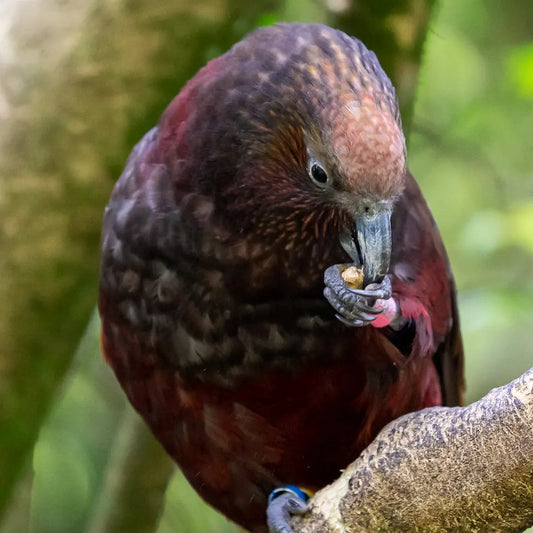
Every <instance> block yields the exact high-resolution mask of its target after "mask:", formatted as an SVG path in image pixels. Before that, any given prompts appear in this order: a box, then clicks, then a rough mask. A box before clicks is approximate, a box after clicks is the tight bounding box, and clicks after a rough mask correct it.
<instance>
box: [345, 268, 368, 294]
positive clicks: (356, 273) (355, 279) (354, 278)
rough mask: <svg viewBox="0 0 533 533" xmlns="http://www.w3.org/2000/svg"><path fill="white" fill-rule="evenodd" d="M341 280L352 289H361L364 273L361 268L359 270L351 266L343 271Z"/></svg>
mask: <svg viewBox="0 0 533 533" xmlns="http://www.w3.org/2000/svg"><path fill="white" fill-rule="evenodd" d="M341 276H342V280H343V281H344V283H346V285H348V287H351V288H352V289H362V288H363V278H364V272H363V267H361V268H359V267H356V266H351V267H348V268H347V269H345V270H344V271H343V272H342V273H341Z"/></svg>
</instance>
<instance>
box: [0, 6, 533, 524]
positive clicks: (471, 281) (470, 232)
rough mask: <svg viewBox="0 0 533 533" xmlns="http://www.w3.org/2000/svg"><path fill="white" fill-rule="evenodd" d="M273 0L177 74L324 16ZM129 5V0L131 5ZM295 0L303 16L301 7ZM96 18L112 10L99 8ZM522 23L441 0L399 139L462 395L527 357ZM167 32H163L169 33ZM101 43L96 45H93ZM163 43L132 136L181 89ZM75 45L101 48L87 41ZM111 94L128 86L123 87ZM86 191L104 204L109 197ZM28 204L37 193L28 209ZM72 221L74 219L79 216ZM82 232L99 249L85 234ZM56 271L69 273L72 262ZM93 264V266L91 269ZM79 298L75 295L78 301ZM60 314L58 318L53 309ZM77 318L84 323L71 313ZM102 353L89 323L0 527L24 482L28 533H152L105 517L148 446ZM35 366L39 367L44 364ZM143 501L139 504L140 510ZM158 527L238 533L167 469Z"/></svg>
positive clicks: (531, 227) (528, 9) (527, 99)
mask: <svg viewBox="0 0 533 533" xmlns="http://www.w3.org/2000/svg"><path fill="white" fill-rule="evenodd" d="M275 4H276V3H271V4H270V5H267V4H266V3H265V6H264V7H263V9H262V10H260V12H259V14H258V15H257V16H256V15H255V14H251V15H250V16H244V17H243V18H242V19H236V20H230V22H231V23H230V22H228V23H225V24H223V25H220V26H216V28H217V29H216V31H218V32H219V33H220V35H218V36H216V37H217V38H215V37H214V36H213V35H211V36H210V41H209V42H210V43H211V44H210V45H209V46H207V47H204V48H202V49H200V47H198V52H197V54H196V55H197V56H198V57H194V58H193V59H190V58H189V59H187V61H188V62H189V63H188V64H187V65H188V66H187V68H185V69H184V67H183V65H181V70H180V75H181V76H183V72H184V71H186V72H188V75H191V74H192V71H193V70H194V69H193V66H194V65H195V64H198V63H201V62H203V61H204V60H205V59H207V58H209V57H213V56H216V55H218V54H220V53H221V52H222V51H223V50H224V49H225V48H227V46H229V44H230V43H231V42H232V41H233V40H236V39H238V38H239V37H240V36H241V35H242V33H244V32H246V31H248V30H249V29H250V27H251V23H250V20H255V22H256V23H259V24H269V23H272V22H274V21H276V20H278V19H285V20H288V19H291V18H292V19H294V18H301V19H304V18H305V19H306V20H320V19H321V17H323V15H324V10H323V9H321V8H320V7H317V6H320V3H316V2H304V1H303V0H302V1H301V2H297V1H293V2H279V3H278V4H279V5H275ZM341 4H342V2H341ZM135 5H136V2H131V7H132V9H135ZM206 6H207V3H206ZM309 6H310V7H309ZM303 7H309V9H311V11H309V10H308V9H304V10H303V11H302V9H303ZM202 13H203V15H202V16H204V17H205V18H206V20H210V18H209V17H212V18H213V19H214V18H216V16H217V13H215V12H214V11H213V10H209V9H208V7H206V8H205V12H202ZM104 15H105V16H110V15H109V13H108V12H105V11H104V12H103V15H102V16H104ZM158 16H159V17H160V20H161V21H163V20H164V18H165V17H164V13H163V14H161V13H160V14H159V15H158ZM532 18H533V4H531V3H530V2H527V1H525V0H522V1H516V2H513V3H512V4H511V3H508V4H505V3H503V2H501V1H497V0H488V1H482V0H471V1H470V2H443V3H442V4H441V5H440V7H439V8H438V9H437V13H436V16H435V17H434V18H433V20H432V22H431V24H430V32H429V35H428V39H427V41H426V45H425V58H424V64H423V69H422V73H421V78H420V81H419V89H418V97H417V100H416V106H415V112H414V119H413V122H412V128H411V135H410V139H409V160H410V163H409V164H410V167H411V170H412V171H413V173H414V175H415V177H416V178H417V179H418V181H419V183H420V185H421V186H422V189H423V190H424V192H425V194H426V197H427V200H428V203H429V204H430V207H431V208H432V210H433V213H434V216H435V219H436V221H437V223H438V225H439V227H440V229H441V231H442V233H443V236H444V239H445V242H446V245H447V248H448V251H449V255H450V260H451V263H452V266H453V269H454V272H455V275H456V279H457V284H458V291H459V301H460V311H461V317H462V329H463V334H464V340H465V350H466V369H467V387H468V389H467V399H468V401H473V400H475V399H477V398H479V397H480V396H482V395H483V394H484V393H486V392H487V391H488V390H489V389H490V388H492V387H494V386H498V385H501V384H503V383H505V382H507V381H509V380H511V379H513V378H514V377H516V376H518V375H519V374H520V373H522V372H523V371H524V370H526V369H527V368H529V367H530V366H531V365H532V363H533V356H532V350H531V347H530V332H531V331H533V313H532V312H531V310H532V305H531V301H532V298H533V283H532V282H531V275H532V270H533V269H532V266H533V261H532V256H533V194H532V193H533V179H532V178H533V165H532V163H531V154H532V153H533V150H532V149H533V135H531V117H532V115H531V109H532V103H533V41H532V38H533V36H532V33H531V30H530V25H529V24H526V22H525V21H527V20H529V21H531V20H532ZM213 27H214V26H213V25H210V24H208V23H206V24H205V26H204V30H203V33H201V35H200V36H199V37H198V39H199V40H200V39H208V37H207V35H208V34H209V33H210V32H212V31H213ZM163 28H164V29H163V30H162V31H165V32H169V33H170V34H172V32H173V31H174V30H173V28H172V27H169V26H164V25H163ZM176 39H177V42H179V43H180V45H181V46H186V45H190V46H195V42H198V41H195V42H190V43H186V42H185V41H184V39H183V38H180V35H176ZM166 42H167V43H169V42H171V40H167V41H166ZM108 45H109V43H107V45H106V44H105V43H102V47H103V48H105V46H108ZM166 46H167V47H168V46H170V45H169V44H167V45H166ZM134 50H135V49H134ZM162 50H163V51H162V53H163V55H164V57H165V58H166V59H165V61H164V64H165V65H166V68H167V71H166V73H165V75H164V76H162V77H161V78H160V82H159V84H158V86H157V87H150V90H149V91H148V89H146V91H145V93H144V94H145V96H146V102H145V103H146V107H143V106H144V103H143V102H140V103H139V102H138V103H137V105H138V106H139V109H137V110H135V111H134V114H136V125H135V127H134V128H130V129H129V130H128V134H127V135H128V139H129V141H131V142H130V144H133V143H134V142H135V141H136V139H137V138H138V137H139V136H140V135H141V133H142V131H144V130H146V129H148V128H149V127H151V125H152V124H153V122H155V120H156V118H157V115H158V114H159V113H160V111H161V110H162V109H163V107H164V104H165V103H166V102H167V101H168V99H169V95H170V94H173V93H175V92H177V91H178V90H179V87H176V82H175V79H176V78H175V76H174V73H173V70H172V68H171V64H172V61H177V60H178V59H179V57H180V55H179V54H175V53H174V52H173V51H172V50H170V49H167V48H164V49H162ZM205 50H207V52H206V51H205ZM79 53H96V54H103V53H104V52H103V51H102V49H100V48H95V49H93V50H92V51H88V50H85V51H80V52H79ZM165 54H166V55H165ZM187 69H188V70H187ZM134 72H135V73H136V74H137V72H136V71H135V69H132V71H131V76H133V73H134ZM139 75H141V74H140V73H139ZM126 79H127V77H126ZM132 80H133V78H132ZM88 83H89V85H90V79H89V82H88ZM132 83H133V82H132ZM85 89H87V87H85ZM116 89H117V90H122V89H124V86H121V85H120V84H119V86H118V88H116ZM114 97H117V96H116V95H115V96H114ZM117 98H118V97H117ZM0 103H1V102H0ZM122 103H123V104H124V102H122ZM118 105H121V104H120V99H118ZM124 105H125V104H124ZM128 105H131V102H130V103H129V104H128ZM141 108H142V109H141ZM0 112H1V106H0ZM80 120H82V121H83V117H81V118H80ZM100 120H101V121H103V122H102V123H101V124H100V126H99V127H105V117H103V118H102V117H101V118H100ZM74 134H75V132H74ZM129 137H131V138H129ZM40 140H41V141H42V140H43V137H40ZM44 140H45V141H46V139H44ZM116 142H117V143H118V144H119V145H120V144H121V142H124V141H118V140H117V141H116ZM108 151H109V154H110V155H109V157H108V169H107V175H114V176H115V177H116V176H118V174H119V172H120V164H121V163H120V160H119V159H118V156H117V155H116V154H118V153H124V152H125V148H124V146H122V145H120V146H117V147H116V148H113V149H111V148H108ZM72 172H75V169H74V170H73V171H72ZM78 185H79V184H78ZM110 185H111V184H110V183H109V186H110ZM85 186H86V184H85ZM84 190H85V189H84ZM0 193H1V189H0ZM92 194H94V195H96V196H97V198H98V202H100V203H101V204H102V205H103V202H104V201H105V194H103V192H102V191H97V192H93V193H92ZM106 194H107V192H106ZM0 199H1V196H0ZM38 201H39V199H34V203H38ZM32 205H33V204H32ZM79 216H80V217H82V219H83V216H84V215H83V213H81V214H80V215H79ZM76 220H80V219H79V217H78V218H76ZM73 231H74V230H73ZM79 231H82V229H80V230H79ZM89 237H90V241H91V245H92V246H93V247H94V246H96V241H95V238H94V235H92V234H90V235H89ZM91 260H93V261H94V260H95V254H94V255H93V256H91ZM64 268H65V269H67V270H68V269H69V268H70V266H69V264H68V263H66V264H65V265H64ZM86 268H88V267H86ZM90 268H91V269H93V270H94V269H95V264H91V265H90ZM83 276H87V274H83ZM67 279H68V277H67ZM26 290H27V294H26V295H25V296H24V297H25V298H32V294H33V293H32V287H30V286H28V287H26ZM93 292H94V291H93ZM43 294H46V292H44V293H43ZM88 294H90V293H88V292H87V291H86V292H85V293H84V294H83V298H84V299H85V300H87V299H88V298H89V297H88ZM70 297H71V298H72V299H75V298H76V295H75V294H72V295H70ZM37 303H38V302H37ZM58 309H59V310H61V312H64V309H63V308H62V307H59V308H58ZM69 319H70V317H66V320H69ZM75 320H78V321H79V320H80V315H79V314H77V315H76V317H75ZM50 324H51V327H52V325H53V327H52V330H53V331H52V335H56V336H60V335H61V330H60V329H59V330H58V329H57V327H56V326H55V324H56V322H54V317H52V316H50ZM54 328H55V329H54ZM98 352H99V348H98V320H97V318H96V317H93V318H92V320H91V322H90V324H89V326H88V328H87V331H86V334H85V336H84V337H83V339H82V340H81V342H80V345H79V348H78V351H77V354H76V357H75V358H74V362H73V363H72V365H71V368H70V370H69V372H68V373H67V375H66V377H65V379H64V381H63V385H62V387H61V388H60V390H58V391H57V392H56V396H55V398H56V399H55V401H54V406H53V409H52V412H51V414H50V416H49V417H48V420H47V423H46V424H45V425H44V426H43V427H42V429H41V431H40V436H39V440H38V442H37V443H36V445H35V450H34V454H33V472H34V475H33V482H32V481H31V480H32V477H31V472H28V474H27V476H26V477H24V476H23V477H22V479H21V482H20V490H19V491H18V492H17V493H15V495H14V501H13V503H12V504H11V507H9V513H8V515H7V518H6V520H5V521H4V523H3V524H1V523H0V532H1V533H7V532H10V531H21V529H20V527H19V526H17V524H20V523H22V522H24V519H23V518H21V516H22V515H23V514H26V513H28V512H29V510H28V508H27V507H26V505H27V502H28V494H25V491H27V490H28V488H29V489H31V494H30V496H29V498H30V508H31V520H30V521H31V525H30V527H31V530H32V531H33V532H34V533H56V532H65V533H69V532H72V533H74V532H76V533H77V532H88V533H98V532H100V531H126V530H127V531H149V530H150V529H149V528H148V526H147V525H146V523H143V522H142V519H141V518H136V516H137V515H136V512H137V511H138V509H137V507H133V508H128V509H125V510H123V514H126V515H130V516H131V519H132V521H133V524H132V525H129V526H128V527H127V529H126V528H122V529H121V528H120V527H119V526H115V529H113V527H111V526H110V524H122V523H125V522H124V521H122V522H121V519H120V518H116V517H114V516H112V515H113V509H112V507H113V505H114V504H115V503H116V502H119V501H120V499H118V496H117V495H119V494H121V493H122V492H123V491H124V490H126V489H127V486H126V487H124V485H127V484H128V479H129V478H128V475H135V471H134V470H133V471H129V472H126V471H125V470H126V469H133V466H131V464H133V463H128V462H127V461H125V459H124V458H125V457H126V458H131V457H134V458H135V456H136V455H137V456H140V455H142V454H141V452H140V451H139V450H141V451H142V450H143V449H144V447H143V446H144V444H143V446H139V442H140V441H142V439H145V438H146V439H149V436H148V435H147V433H146V432H145V430H144V428H142V427H141V429H139V422H138V420H137V418H136V415H134V414H133V413H132V412H131V410H130V408H129V406H128V405H127V404H126V402H125V400H124V398H123V395H122V393H121V391H119V390H118V388H117V386H116V384H115V381H114V379H113V377H112V376H111V373H110V371H109V370H108V369H107V368H106V367H105V365H104V363H103V362H102V360H101V358H100V357H99V356H97V355H95V354H98ZM36 355H38V351H37V354H36ZM38 362H39V366H40V367H42V372H44V373H46V363H47V361H46V360H40V361H38ZM58 376H59V377H60V374H57V375H56V377H55V379H59V377H58ZM33 401H34V402H35V405H36V409H40V408H41V407H42V406H41V405H40V403H39V402H40V399H39V396H38V395H37V396H36V397H35V399H34V400H33ZM139 435H142V436H141V437H139ZM136 446H137V448H136ZM11 453H13V452H11ZM17 460H18V459H17ZM158 461H160V462H159V463H158V464H159V465H160V466H159V467H158V474H157V476H156V475H155V474H154V478H156V477H157V480H155V481H154V480H143V485H142V486H143V487H145V489H143V491H144V490H145V492H142V493H141V495H140V496H141V498H144V499H145V500H147V501H146V502H144V504H146V507H149V508H150V509H151V511H150V512H151V513H152V514H154V515H157V513H158V509H159V505H160V501H159V499H160V498H161V494H162V493H163V490H164V485H165V482H166V474H165V472H167V473H168V472H169V467H168V464H165V463H164V461H165V459H162V458H160V459H158ZM122 478H124V479H122ZM154 487H155V489H154V490H152V489H153V488H154ZM151 498H152V499H153V500H154V501H152V500H151ZM117 505H118V504H117ZM142 506H143V505H142V502H141V503H139V508H140V507H142ZM147 523H148V522H147ZM157 531H158V533H170V532H171V531H172V532H186V533H195V532H208V531H217V532H219V533H230V532H235V531H237V528H236V527H235V526H233V525H232V524H230V523H229V522H227V521H226V520H225V519H224V518H222V517H220V515H218V514H217V513H216V512H215V511H213V510H211V509H209V508H207V507H206V506H205V505H204V504H203V503H202V502H201V501H200V500H199V499H198V497H197V496H196V495H195V494H194V492H193V491H192V490H191V489H190V488H189V487H188V484H187V482H186V481H185V480H184V479H183V476H182V475H181V474H180V473H179V472H177V473H175V475H174V476H173V478H172V480H171V482H170V484H169V486H168V489H167V491H166V495H165V505H164V511H163V512H162V516H161V518H160V520H159V526H158V529H157Z"/></svg>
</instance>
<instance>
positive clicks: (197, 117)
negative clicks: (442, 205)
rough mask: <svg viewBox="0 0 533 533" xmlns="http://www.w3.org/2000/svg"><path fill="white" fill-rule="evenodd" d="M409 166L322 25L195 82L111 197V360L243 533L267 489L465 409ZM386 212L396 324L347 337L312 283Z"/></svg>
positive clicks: (354, 56)
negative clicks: (423, 417)
mask: <svg viewBox="0 0 533 533" xmlns="http://www.w3.org/2000/svg"><path fill="white" fill-rule="evenodd" d="M404 157H405V156H404V141H403V135H402V133H401V125H400V122H399V115H398V109H397V104H396V99H395V95H394V89H393V88H392V85H391V84H390V81H389V80H388V79H387V77H386V75H385V74H384V73H383V71H382V70H381V68H380V66H379V64H378V62H377V59H376V58H375V56H374V55H373V54H372V53H371V52H368V51H367V50H366V49H365V48H364V46H363V45H362V44H361V43H360V42H359V41H356V40H355V39H352V38H350V37H348V36H346V35H344V34H343V33H341V32H338V31H335V30H332V29H330V28H327V27H325V26H320V25H303V24H301V25H278V26H275V27H270V28H263V29H261V30H258V31H257V32H254V33H253V34H252V35H251V36H249V37H248V38H247V39H245V40H244V41H242V42H241V43H239V44H237V45H236V46H235V47H234V48H232V50H231V51H230V52H228V53H227V54H225V55H223V56H221V57H220V58H218V59H216V60H214V61H212V62H210V63H209V64H208V65H207V66H206V67H205V68H204V69H202V70H201V71H200V72H199V73H198V74H197V75H196V76H195V78H193V79H192V80H191V81H190V82H189V83H188V84H187V86H186V87H185V88H184V89H183V90H182V91H181V93H180V94H179V95H178V96H177V97H176V98H175V99H174V101H173V102H172V103H171V104H170V106H169V107H168V109H167V110H166V111H165V113H164V114H163V116H162V118H161V120H160V123H159V125H158V127H157V128H154V129H153V130H152V131H151V132H149V133H148V134H147V135H146V136H145V137H144V139H143V140H142V141H141V142H140V143H139V144H138V145H137V146H136V148H135V149H134V150H133V152H132V154H131V156H130V159H129V161H128V164H127V166H126V168H125V170H124V172H123V174H122V176H121V178H120V180H119V181H118V182H117V184H116V186H115V189H114V191H113V194H112V197H111V200H110V203H109V205H108V207H107V209H106V215H105V220H104V228H103V235H102V269H101V281H100V301H99V306H100V313H101V317H102V343H103V349H104V353H105V355H106V358H107V360H108V362H109V364H110V365H111V366H112V368H113V370H114V371H115V373H116V375H117V378H118V379H119V381H120V383H121V385H122V387H123V388H124V390H125V391H126V394H127V395H128V397H129V399H130V401H131V403H132V404H133V406H134V407H135V408H136V409H137V410H138V411H139V412H140V414H141V415H142V416H143V417H144V419H145V420H146V422H147V423H148V425H149V426H150V428H151V429H152V431H153V432H154V434H155V435H156V437H157V438H158V439H159V440H160V441H161V443H162V444H163V445H164V446H165V448H166V449H167V451H168V452H169V454H170V455H172V457H173V458H174V459H175V460H176V462H177V463H178V464H179V465H180V467H181V468H182V470H183V472H184V473H185V475H186V476H187V478H188V479H189V481H190V482H191V484H192V485H193V486H194V487H195V489H196V490H197V491H198V492H199V493H200V494H201V495H202V496H203V497H204V498H205V499H206V500H207V501H208V502H209V503H211V504H212V505H213V506H214V507H216V508H218V509H219V510H220V511H221V512H223V513H224V514H226V515H227V516H228V517H229V518H231V519H232V520H235V521H236V522H238V523H240V524H241V525H243V526H244V527H246V528H248V529H250V530H253V531H263V530H264V529H265V526H264V523H265V518H264V516H265V508H266V498H267V496H268V494H269V492H270V491H271V490H272V489H273V488H275V487H277V486H279V485H281V484H286V483H291V484H296V485H301V486H304V487H309V488H319V487H321V486H323V485H325V484H327V483H328V482H330V481H332V480H333V479H334V478H335V477H337V475H338V473H339V471H340V469H342V468H343V467H345V466H346V465H347V464H348V463H349V462H351V461H352V460H353V459H355V458H356V457H357V455H358V454H359V453H360V452H361V450H362V449H363V448H364V447H365V446H366V445H367V444H368V443H369V442H370V441H371V440H372V438H373V437H374V436H375V435H376V433H377V432H378V431H379V429H381V427H383V425H384V424H386V423H387V422H389V421H390V420H392V419H394V418H396V417H398V416H400V415H402V414H404V413H406V412H409V411H412V410H416V409H420V408H423V407H427V406H431V405H437V404H440V403H441V402H444V403H446V404H456V403H458V402H460V401H461V395H462V388H463V380H462V347H461V339H460V334H459V328H458V318H457V310H456V306H455V295H454V285H453V279H452V276H451V272H450V269H449V266H448V262H447V259H446V254H445V251H444V247H443V245H442V242H441V239H440V236H439V233H438V230H437V228H436V226H435V224H434V221H433V219H432V217H431V214H430V212H429V210H428V208H427V206H426V203H425V202H424V199H423V197H422V195H421V193H420V191H419V189H418V186H417V185H416V183H415V181H414V180H413V178H412V177H411V175H410V174H409V172H408V171H406V170H405V158H404ZM313 165H318V166H319V167H320V168H322V167H323V168H324V169H325V174H323V175H321V174H317V176H318V178H320V179H322V178H323V177H324V176H326V177H327V183H321V182H319V181H317V179H318V178H316V179H315V178H314V177H313V176H312V174H313V172H314V170H313V168H312V166H313ZM382 210H384V211H385V212H388V211H387V210H389V211H391V212H392V257H391V260H390V267H389V274H390V277H391V280H392V290H393V297H394V298H395V299H396V300H397V301H398V302H399V305H400V308H401V312H402V316H403V317H404V319H401V325H400V326H398V327H396V328H391V327H384V328H381V329H380V328H376V327H373V326H372V325H363V326H362V327H353V328H350V327H347V326H345V325H344V324H342V323H341V322H339V321H338V320H337V318H336V317H335V312H334V310H333V308H332V307H331V306H330V305H329V303H328V302H327V301H326V299H325V298H324V297H323V295H322V292H323V288H324V282H323V275H324V271H325V269H326V268H328V267H329V266H331V265H334V264H338V263H348V262H350V261H351V258H350V257H349V256H348V255H347V253H346V252H345V251H344V249H343V246H341V244H340V242H339V237H340V235H341V234H343V233H346V232H347V233H348V234H350V232H352V233H353V232H354V231H356V229H357V228H355V227H354V226H353V221H354V219H357V220H362V218H361V217H363V218H364V217H365V216H367V214H365V213H370V214H372V213H373V212H374V211H376V212H379V213H381V212H382ZM368 216H370V215H368ZM368 216H367V219H368ZM367 219H364V220H367ZM355 240H356V239H355V237H354V242H355ZM356 245H357V246H361V245H364V243H356ZM361 253H362V257H363V258H365V257H366V256H365V255H364V254H365V252H364V250H363V252H361ZM371 281H374V280H371ZM375 281H379V280H378V279H377V276H376V280H375Z"/></svg>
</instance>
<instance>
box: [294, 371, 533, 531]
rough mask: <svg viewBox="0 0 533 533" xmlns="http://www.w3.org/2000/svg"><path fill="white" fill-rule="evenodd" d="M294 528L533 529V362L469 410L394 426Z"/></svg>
mask: <svg viewBox="0 0 533 533" xmlns="http://www.w3.org/2000/svg"><path fill="white" fill-rule="evenodd" d="M293 524H294V527H295V530H296V531H297V532H298V533H319V532H320V533H330V532H331V533H332V532H335V533H340V532H348V531H350V532H353V531H424V532H431V531H461V532H464V531H499V532H507V531H509V532H510V531H523V530H524V529H526V528H527V527H529V526H531V525H533V368H532V369H531V370H529V371H528V372H526V373H525V374H524V375H522V376H521V377H520V378H518V379H516V380H515V381H513V382H511V383H509V384H508V385H505V386H503V387H500V388H498V389H494V390H492V391H491V392H489V394H487V395H486V396H485V397H484V398H482V399H481V400H479V401H478V402H476V403H473V404H471V405H469V406H467V407H435V408H431V409H424V410H423V411H419V412H416V413H411V414H408V415H406V416H403V417H401V418H399V419H398V420H395V421H394V422H392V423H390V424H389V425H387V426H386V427H385V428H384V429H383V430H382V431H381V433H380V434H379V435H378V436H377V437H376V439H375V440H374V442H373V443H372V444H371V445H370V446H369V447H368V448H367V449H366V450H365V451H364V452H363V454H362V455H361V456H360V457H359V458H358V459H357V460H356V461H355V462H354V463H352V464H351V465H350V466H349V467H348V468H347V469H346V470H345V471H344V473H343V474H342V475H341V477H340V478H339V479H338V480H337V481H335V482H334V483H333V484H331V485H329V486H328V487H326V488H324V489H323V490H321V491H320V492H318V493H317V494H316V495H315V496H314V497H313V498H312V500H311V511H310V512H309V513H307V514H306V515H305V516H304V517H298V518H295V519H294V522H293Z"/></svg>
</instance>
